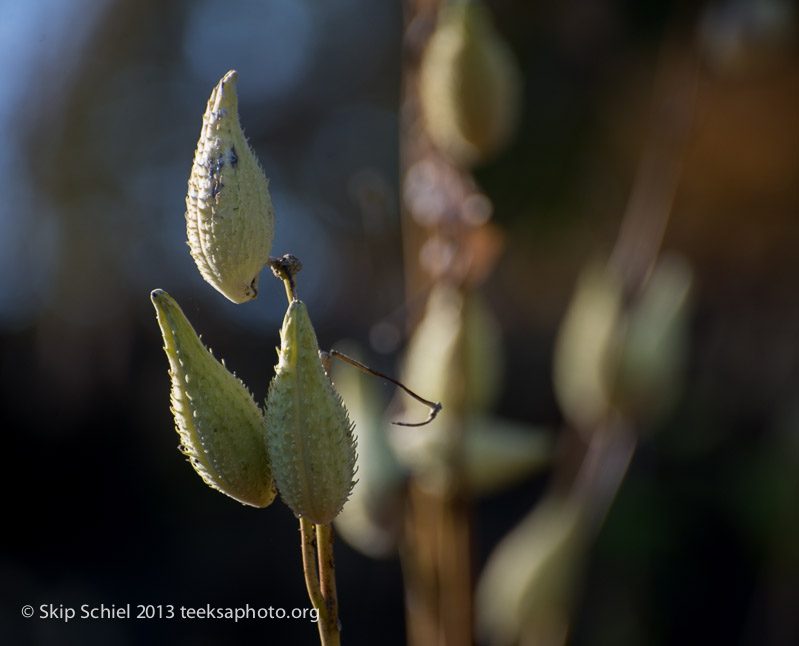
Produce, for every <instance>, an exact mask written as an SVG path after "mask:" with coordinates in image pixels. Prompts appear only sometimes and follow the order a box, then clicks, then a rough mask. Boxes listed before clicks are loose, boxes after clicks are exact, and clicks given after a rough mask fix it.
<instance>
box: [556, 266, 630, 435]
mask: <svg viewBox="0 0 799 646" xmlns="http://www.w3.org/2000/svg"><path fill="white" fill-rule="evenodd" d="M624 329H625V320H624V294H623V287H622V284H621V281H619V280H618V279H617V277H616V276H615V274H613V273H612V272H610V271H609V270H608V269H607V268H605V267H603V266H601V265H600V264H598V263H591V264H590V265H589V266H587V267H586V268H585V269H584V270H583V272H582V274H581V275H580V278H579V280H578V282H577V286H576V288H575V291H574V295H573V296H572V300H571V303H570V305H569V307H568V309H567V311H566V315H565V316H564V319H563V321H562V323H561V324H560V329H559V330H558V338H557V341H556V343H555V356H554V366H553V373H554V374H553V381H554V386H555V395H556V397H557V399H558V403H559V404H560V407H561V410H562V411H563V415H564V416H565V417H566V419H567V420H569V422H570V423H571V424H573V425H574V426H575V427H576V428H577V429H578V430H580V431H582V432H584V433H590V432H591V431H592V430H593V429H595V428H596V427H597V426H598V425H599V424H600V423H601V422H602V421H603V420H604V419H605V418H606V417H607V415H608V414H609V412H610V411H611V409H612V405H613V382H614V380H615V377H616V372H617V370H618V345H617V339H618V338H619V335H620V334H623V333H624Z"/></svg>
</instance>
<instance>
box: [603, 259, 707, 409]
mask: <svg viewBox="0 0 799 646" xmlns="http://www.w3.org/2000/svg"><path fill="white" fill-rule="evenodd" d="M691 282H692V272H691V268H690V266H689V265H688V263H687V262H686V261H685V260H684V259H683V258H681V257H679V256H677V255H674V254H672V255H664V256H663V257H661V258H660V260H659V261H658V263H657V264H656V265H655V268H654V269H653V271H652V275H651V276H650V277H649V280H648V281H647V284H646V287H645V288H644V291H643V292H642V293H641V295H640V296H639V298H638V299H637V300H636V301H635V303H634V304H633V305H632V306H631V308H630V311H629V313H628V315H627V324H626V326H625V329H624V335H623V338H621V339H618V340H617V343H618V345H619V359H618V362H619V365H618V370H617V376H616V380H615V383H614V388H613V390H614V394H613V398H614V402H615V404H616V406H617V407H618V408H619V409H620V410H622V411H624V412H625V413H627V414H628V415H630V416H632V417H633V418H636V419H640V420H644V421H651V420H653V419H656V418H657V417H658V416H659V415H660V414H662V413H663V412H665V411H667V410H668V409H669V407H670V405H671V404H672V402H673V400H674V399H675V397H676V395H677V393H678V391H679V387H680V383H681V377H682V373H683V368H684V364H685V361H686V359H687V355H688V338H687V336H688V331H687V319H688V312H689V309H690V308H689V303H690V291H691Z"/></svg>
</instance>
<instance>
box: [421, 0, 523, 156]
mask: <svg viewBox="0 0 799 646" xmlns="http://www.w3.org/2000/svg"><path fill="white" fill-rule="evenodd" d="M419 94H420V102H421V108H422V114H423V116H424V119H425V123H426V125H427V130H428V132H429V134H430V138H431V139H432V140H433V143H435V145H436V146H437V147H438V148H439V149H440V150H441V151H442V152H444V153H445V154H446V155H448V156H450V157H451V158H453V159H454V160H455V161H456V162H458V163H460V164H461V165H464V166H471V165H473V164H475V163H477V162H480V161H484V160H485V159H487V158H489V157H491V156H492V155H494V154H496V153H497V152H499V151H500V150H501V149H502V148H503V147H504V146H505V144H507V142H508V141H509V140H510V138H511V136H512V135H513V133H514V131H515V129H516V124H517V121H518V116H519V111H520V103H521V74H520V72H519V70H518V66H517V64H516V61H515V59H514V57H513V54H512V53H511V51H510V49H509V47H508V46H507V45H506V43H505V42H504V40H503V39H502V38H501V37H500V35H499V34H498V33H497V32H496V30H495V29H494V25H493V22H492V18H491V15H490V14H489V12H488V10H487V9H486V7H484V6H483V5H482V3H480V2H478V1H477V0H474V1H471V2H453V3H450V4H447V5H446V6H445V7H444V8H443V9H442V11H441V13H440V15H439V18H438V24H437V26H436V30H435V32H434V33H433V35H432V37H431V38H430V42H429V43H428V45H427V48H426V50H425V53H424V55H423V58H422V64H421V70H420V78H419Z"/></svg>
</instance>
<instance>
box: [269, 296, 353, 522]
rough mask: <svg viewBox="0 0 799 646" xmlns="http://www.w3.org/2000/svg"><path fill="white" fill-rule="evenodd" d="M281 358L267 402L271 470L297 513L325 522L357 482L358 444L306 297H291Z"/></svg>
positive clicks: (330, 519)
mask: <svg viewBox="0 0 799 646" xmlns="http://www.w3.org/2000/svg"><path fill="white" fill-rule="evenodd" d="M278 358H279V361H278V364H277V366H276V367H275V377H274V379H273V380H272V383H271V385H270V387H269V395H268V396H267V405H266V429H267V431H266V438H267V440H266V443H267V447H268V450H269V456H270V459H271V465H272V474H273V476H274V478H275V482H276V483H277V488H278V490H279V491H280V495H281V496H282V497H283V500H284V502H285V503H286V504H287V505H288V506H289V507H290V508H291V510H292V511H293V512H294V514H295V515H297V516H298V517H304V518H307V519H308V520H310V521H311V522H312V523H315V524H317V525H324V524H326V523H329V522H330V521H332V520H333V519H334V518H335V517H336V516H337V515H338V513H339V512H340V511H341V509H342V507H343V506H344V503H345V502H346V501H347V498H348V497H349V495H350V492H351V491H352V487H353V486H354V484H355V483H354V482H353V476H354V475H355V460H356V454H355V444H356V443H355V437H354V435H353V426H352V424H351V423H350V420H349V415H348V414H347V409H346V408H345V407H344V404H343V402H342V401H341V397H340V396H339V395H338V393H337V392H336V391H335V389H334V388H333V384H332V383H331V382H330V379H329V378H328V376H327V374H326V373H325V369H324V367H323V366H322V362H321V359H320V357H319V346H318V345H317V341H316V334H315V333H314V330H313V327H312V326H311V320H310V319H309V318H308V310H307V309H306V307H305V304H304V303H303V302H302V301H298V300H294V301H292V302H291V303H290V304H289V307H288V310H287V311H286V317H285V319H284V320H283V327H282V329H281V330H280V349H279V350H278Z"/></svg>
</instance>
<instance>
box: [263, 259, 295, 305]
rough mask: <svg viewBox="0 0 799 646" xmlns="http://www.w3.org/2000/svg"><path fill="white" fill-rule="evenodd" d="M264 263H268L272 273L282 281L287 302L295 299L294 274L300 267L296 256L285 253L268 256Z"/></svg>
mask: <svg viewBox="0 0 799 646" xmlns="http://www.w3.org/2000/svg"><path fill="white" fill-rule="evenodd" d="M266 264H267V265H269V267H270V269H271V270H272V273H273V274H274V275H275V276H277V277H278V278H280V280H282V281H283V286H284V287H285V288H286V298H287V299H288V301H289V303H291V302H292V301H296V300H297V285H296V284H295V282H294V276H296V275H297V274H298V273H299V271H300V270H301V269H302V261H301V260H300V259H299V258H297V256H293V255H291V254H290V253H287V254H286V255H284V256H283V257H282V258H275V257H270V258H269V260H268V261H267V263H266Z"/></svg>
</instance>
